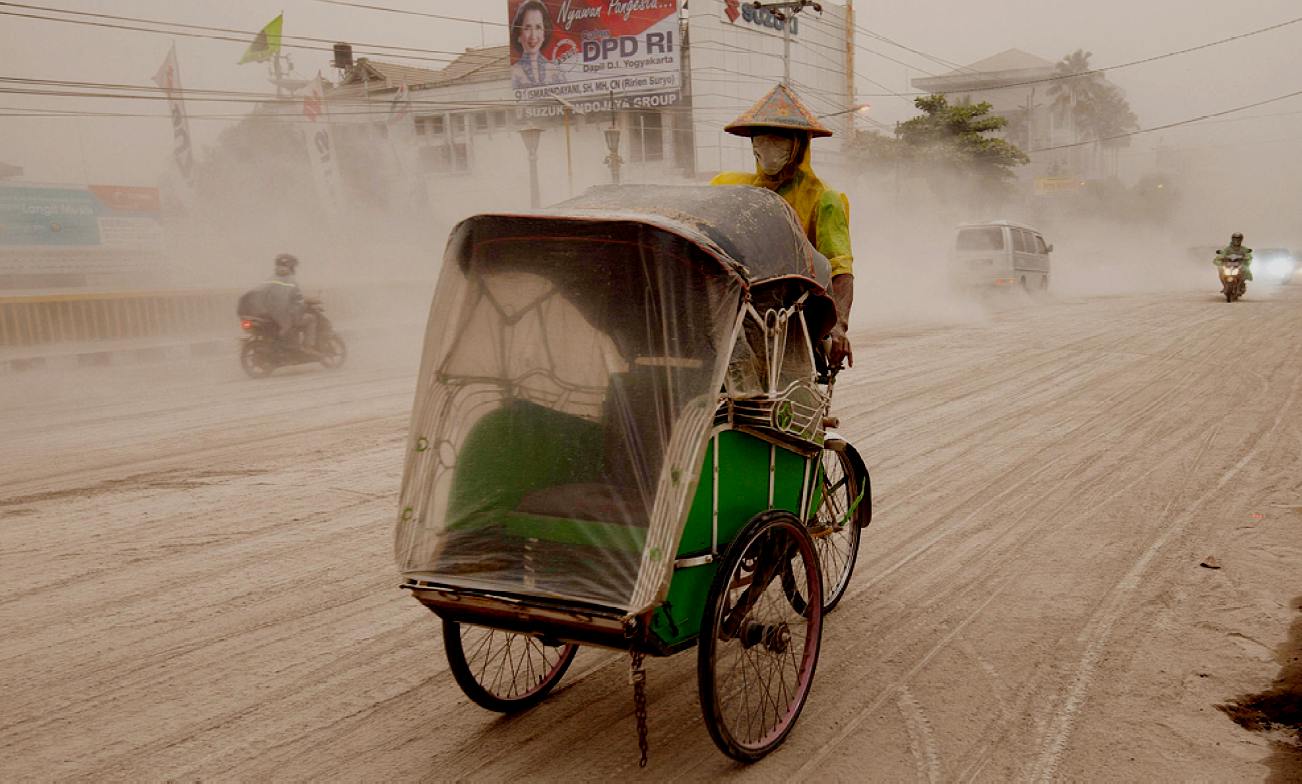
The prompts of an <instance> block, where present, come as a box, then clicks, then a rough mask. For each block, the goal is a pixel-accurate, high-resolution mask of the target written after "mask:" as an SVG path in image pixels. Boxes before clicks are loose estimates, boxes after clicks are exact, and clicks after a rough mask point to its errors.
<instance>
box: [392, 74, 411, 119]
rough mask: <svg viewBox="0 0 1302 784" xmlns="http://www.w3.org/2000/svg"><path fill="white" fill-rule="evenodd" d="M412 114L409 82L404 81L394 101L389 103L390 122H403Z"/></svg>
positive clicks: (394, 96)
mask: <svg viewBox="0 0 1302 784" xmlns="http://www.w3.org/2000/svg"><path fill="white" fill-rule="evenodd" d="M410 114H411V95H410V94H409V92H408V90H407V80H406V79H403V80H402V84H401V85H400V86H399V87H398V92H396V93H394V94H393V100H392V101H389V122H390V123H396V122H401V121H402V120H403V119H405V118H406V117H407V116H408V115H410Z"/></svg>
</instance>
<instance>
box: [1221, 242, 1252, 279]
mask: <svg viewBox="0 0 1302 784" xmlns="http://www.w3.org/2000/svg"><path fill="white" fill-rule="evenodd" d="M1231 253H1240V254H1242V255H1243V279H1244V280H1252V248H1245V247H1243V235H1242V234H1241V233H1239V232H1237V231H1236V232H1234V234H1233V236H1231V237H1230V244H1229V245H1226V246H1225V247H1224V248H1221V249H1220V250H1218V251H1216V258H1214V259H1212V263H1213V264H1215V265H1216V268H1217V270H1219V269H1220V267H1221V265H1222V264H1223V263H1225V257H1226V256H1228V255H1230V254H1231Z"/></svg>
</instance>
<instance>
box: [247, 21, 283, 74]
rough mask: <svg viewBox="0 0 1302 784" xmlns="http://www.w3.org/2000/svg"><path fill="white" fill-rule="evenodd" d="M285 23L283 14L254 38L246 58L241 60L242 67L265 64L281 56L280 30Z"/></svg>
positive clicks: (268, 23)
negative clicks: (249, 64) (247, 64)
mask: <svg viewBox="0 0 1302 784" xmlns="http://www.w3.org/2000/svg"><path fill="white" fill-rule="evenodd" d="M284 23H285V15H284V14H283V13H282V14H280V15H279V16H277V17H276V18H275V19H272V20H271V21H270V22H267V26H266V27H264V28H262V30H260V31H259V32H258V34H257V36H255V37H254V39H253V43H251V44H249V48H248V49H247V50H245V52H244V56H243V57H241V58H240V62H239V64H240V65H244V64H245V63H265V62H266V61H268V60H270V59H271V58H273V57H275V56H276V55H278V54H280V29H281V27H282V26H283V25H284Z"/></svg>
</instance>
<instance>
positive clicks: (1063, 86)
mask: <svg viewBox="0 0 1302 784" xmlns="http://www.w3.org/2000/svg"><path fill="white" fill-rule="evenodd" d="M1093 56H1094V53H1093V52H1087V51H1085V50H1083V49H1077V50H1076V51H1074V52H1072V53H1071V54H1069V55H1067V56H1066V57H1064V58H1062V59H1061V60H1059V61H1058V64H1057V65H1056V66H1055V67H1054V76H1055V77H1058V79H1057V81H1055V82H1054V83H1053V84H1052V85H1051V86H1050V87H1049V97H1050V98H1051V99H1052V100H1053V104H1052V106H1053V110H1054V113H1055V114H1056V115H1057V117H1058V119H1059V120H1060V121H1061V120H1066V121H1068V122H1069V123H1070V124H1071V128H1072V136H1073V137H1074V141H1078V142H1079V141H1095V142H1107V145H1106V146H1112V147H1115V146H1121V145H1124V144H1125V143H1126V142H1124V141H1121V140H1119V139H1112V138H1111V137H1116V136H1122V135H1124V134H1127V133H1129V132H1131V131H1133V130H1135V129H1137V128H1138V127H1139V118H1138V117H1136V116H1135V113H1134V112H1133V111H1131V109H1130V104H1129V102H1127V101H1126V96H1125V94H1124V93H1122V92H1121V89H1120V88H1119V87H1117V86H1116V85H1113V84H1109V83H1108V82H1107V81H1106V80H1104V78H1103V74H1101V73H1099V72H1098V71H1096V70H1092V69H1091V68H1090V58H1091V57H1093Z"/></svg>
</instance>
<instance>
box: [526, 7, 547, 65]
mask: <svg viewBox="0 0 1302 784" xmlns="http://www.w3.org/2000/svg"><path fill="white" fill-rule="evenodd" d="M546 35H547V31H546V29H545V28H544V27H543V15H542V11H539V10H538V9H536V8H530V9H529V10H528V11H525V12H524V19H522V20H520V48H521V49H523V50H524V51H525V54H538V50H539V49H541V48H542V45H543V39H544V38H545V37H546Z"/></svg>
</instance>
